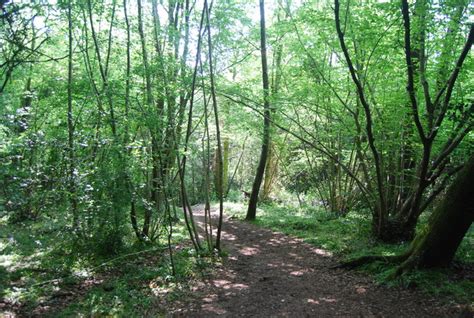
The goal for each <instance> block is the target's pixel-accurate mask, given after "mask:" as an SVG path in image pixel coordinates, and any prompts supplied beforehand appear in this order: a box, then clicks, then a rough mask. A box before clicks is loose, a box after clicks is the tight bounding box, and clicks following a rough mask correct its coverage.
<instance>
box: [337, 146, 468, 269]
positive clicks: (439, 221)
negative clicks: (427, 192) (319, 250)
mask: <svg viewBox="0 0 474 318" xmlns="http://www.w3.org/2000/svg"><path fill="white" fill-rule="evenodd" d="M473 180H474V154H472V155H471V157H470V158H469V160H468V161H467V162H466V164H465V165H464V167H463V169H462V170H461V171H460V172H459V173H458V175H457V177H456V179H455V180H454V181H453V183H452V184H451V186H450V187H449V188H448V190H447V192H446V194H445V197H444V199H443V201H442V202H441V203H440V204H439V205H438V206H437V208H436V209H435V210H434V211H433V214H432V215H431V217H430V220H429V223H428V226H427V227H426V228H425V229H424V230H423V231H421V232H420V233H418V235H417V236H416V237H415V239H414V240H413V242H412V243H411V245H410V248H409V249H408V251H407V252H406V253H404V254H401V255H396V256H391V257H385V256H377V255H375V256H374V255H369V256H363V257H361V258H357V259H355V260H351V261H348V262H345V263H343V264H342V265H341V266H340V267H346V268H347V267H349V268H352V267H357V266H360V265H363V264H366V263H370V262H373V261H385V262H391V263H401V265H400V266H399V267H398V268H397V269H396V271H395V272H394V275H393V276H394V277H396V276H399V275H400V274H402V273H404V272H406V271H408V270H410V269H412V268H430V267H445V266H448V265H449V264H450V263H451V262H452V260H453V258H454V255H455V254H456V251H457V249H458V247H459V245H460V244H461V242H462V240H463V238H464V236H465V235H466V233H467V231H468V230H469V227H470V226H471V224H472V222H473V221H474V186H473Z"/></svg>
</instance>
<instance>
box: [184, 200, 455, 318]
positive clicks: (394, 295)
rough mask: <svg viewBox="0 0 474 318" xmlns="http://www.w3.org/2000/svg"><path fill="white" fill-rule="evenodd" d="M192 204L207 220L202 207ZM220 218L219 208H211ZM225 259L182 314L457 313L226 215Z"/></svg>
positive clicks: (319, 251) (199, 216)
mask: <svg viewBox="0 0 474 318" xmlns="http://www.w3.org/2000/svg"><path fill="white" fill-rule="evenodd" d="M194 209H195V217H196V221H197V223H198V225H199V226H200V227H202V226H203V221H204V216H203V208H202V206H197V207H195V208H194ZM212 213H213V218H214V219H217V212H216V211H212ZM222 239H223V248H224V250H226V251H228V252H229V255H228V257H227V258H226V259H225V260H224V263H223V265H222V266H221V267H219V268H218V269H217V271H216V272H215V273H214V274H213V275H212V277H211V278H209V279H208V280H207V281H206V282H205V284H202V286H200V287H198V288H197V290H196V293H197V294H196V300H195V303H193V304H191V306H190V307H189V308H188V309H186V310H185V311H184V312H181V313H180V314H183V315H186V316H201V317H209V316H216V315H223V316H231V317H236V316H242V317H271V316H279V317H288V316H294V317H453V316H455V317H456V316H457V315H456V310H455V309H452V308H451V309H449V308H447V307H446V306H442V305H440V304H439V303H437V302H436V301H435V300H434V299H431V298H429V297H428V296H426V295H422V294H420V293H419V292H413V291H408V290H401V289H394V288H387V287H383V286H377V285H375V284H374V283H373V282H372V280H371V279H370V278H369V277H365V276H363V275H361V274H358V273H356V272H349V271H346V270H342V269H337V270H336V269H331V268H330V267H331V266H332V265H335V264H336V262H337V260H336V259H335V258H334V257H333V256H332V255H331V253H329V252H327V251H325V250H322V249H319V248H315V247H314V246H311V245H309V244H307V243H304V242H303V241H302V240H300V239H297V238H293V237H290V236H286V235H284V234H281V233H276V232H272V231H270V230H267V229H263V228H259V227H257V226H255V225H253V224H250V223H247V222H242V221H236V220H229V219H228V218H226V220H225V222H224V228H223V236H222Z"/></svg>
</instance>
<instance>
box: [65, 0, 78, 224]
mask: <svg viewBox="0 0 474 318" xmlns="http://www.w3.org/2000/svg"><path fill="white" fill-rule="evenodd" d="M71 1H72V0H69V2H68V7H67V20H68V32H69V33H68V34H69V36H68V43H69V47H68V68H67V130H68V157H69V158H68V161H69V180H68V183H69V184H68V188H69V189H68V190H69V203H70V207H71V213H72V223H73V224H72V226H73V229H74V230H75V231H76V232H77V231H78V230H79V212H78V202H77V189H76V176H75V175H76V164H75V161H76V159H75V154H74V119H73V113H72V75H73V74H72V53H73V52H72V41H73V35H72V3H71Z"/></svg>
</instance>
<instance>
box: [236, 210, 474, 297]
mask: <svg viewBox="0 0 474 318" xmlns="http://www.w3.org/2000/svg"><path fill="white" fill-rule="evenodd" d="M243 211H245V208H244V207H243V206H242V205H239V204H232V203H229V204H228V205H227V212H228V213H229V214H230V215H234V216H235V217H238V218H240V219H243V218H244V217H245V214H244V212H243ZM426 222H427V217H426V216H425V217H423V218H421V220H420V226H423V225H424V224H426ZM253 223H255V224H256V225H258V226H262V227H266V228H270V229H272V230H275V231H279V232H283V233H285V234H288V235H293V236H296V237H299V238H302V239H303V240H304V241H305V242H308V243H310V244H313V245H315V246H318V247H321V248H324V249H326V250H327V251H330V252H332V253H333V254H335V255H336V256H337V257H340V258H342V259H344V258H347V259H351V258H356V257H359V256H363V255H385V256H390V255H397V254H399V253H401V252H403V251H405V250H406V249H407V248H408V243H402V244H384V243H380V242H377V241H375V240H373V239H372V238H371V235H370V228H371V226H370V215H369V214H368V213H365V214H364V213H355V212H351V213H349V214H347V215H346V216H345V217H337V216H336V215H334V214H331V213H328V212H325V211H323V210H320V209H315V208H312V207H306V208H298V207H288V206H284V205H278V204H266V205H262V206H261V207H260V209H259V210H258V211H257V219H256V220H255V221H253ZM473 247H474V229H473V228H471V231H469V233H468V234H467V235H466V237H465V238H464V240H463V242H462V244H461V246H460V247H459V249H458V251H457V253H456V257H455V261H454V263H455V265H456V266H454V267H453V268H447V269H437V270H414V271H411V272H409V273H406V274H404V275H402V277H400V278H399V279H397V280H388V279H387V277H388V276H389V274H390V273H392V271H393V270H394V266H393V265H389V264H386V263H383V262H375V263H372V264H369V265H365V266H363V267H362V268H360V270H361V271H363V272H365V273H369V274H371V275H373V276H374V278H375V279H376V281H377V282H378V283H383V284H387V285H389V286H403V287H406V288H419V289H420V290H422V291H424V292H426V293H429V294H430V295H437V296H444V297H446V298H447V299H448V300H450V301H455V302H457V303H464V304H466V303H467V304H469V303H470V304H471V305H474V303H473V299H474V281H473V279H472V275H473V274H472V267H473V265H474V264H473V263H474V248H473ZM466 267H467V268H471V269H470V270H469V269H467V270H466V269H465V268H466ZM469 272H470V273H469ZM469 275H471V277H469Z"/></svg>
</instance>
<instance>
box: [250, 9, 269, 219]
mask: <svg viewBox="0 0 474 318" xmlns="http://www.w3.org/2000/svg"><path fill="white" fill-rule="evenodd" d="M260 52H261V56H262V82H263V117H264V118H263V140H262V150H261V153H260V161H259V163H258V167H257V173H256V174H255V179H254V181H253V186H252V194H251V195H250V201H249V207H248V210H247V216H246V218H245V219H246V220H255V217H256V215H257V203H258V193H259V191H260V185H261V184H262V180H263V174H264V173H265V166H266V162H267V156H268V146H269V141H270V122H271V118H270V115H271V114H270V113H271V112H270V100H269V94H270V88H269V81H268V64H267V47H266V31H265V3H264V0H260Z"/></svg>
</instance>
